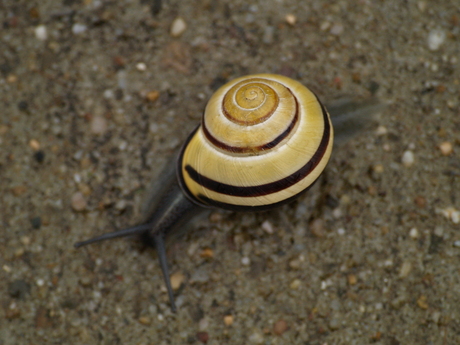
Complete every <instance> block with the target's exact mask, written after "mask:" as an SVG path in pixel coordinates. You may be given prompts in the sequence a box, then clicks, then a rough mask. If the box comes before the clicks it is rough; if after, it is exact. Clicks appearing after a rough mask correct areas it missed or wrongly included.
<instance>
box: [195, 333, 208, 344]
mask: <svg viewBox="0 0 460 345" xmlns="http://www.w3.org/2000/svg"><path fill="white" fill-rule="evenodd" d="M196 338H197V339H198V341H200V342H202V343H203V344H206V343H207V342H208V340H209V334H208V332H198V333H197V334H196Z"/></svg>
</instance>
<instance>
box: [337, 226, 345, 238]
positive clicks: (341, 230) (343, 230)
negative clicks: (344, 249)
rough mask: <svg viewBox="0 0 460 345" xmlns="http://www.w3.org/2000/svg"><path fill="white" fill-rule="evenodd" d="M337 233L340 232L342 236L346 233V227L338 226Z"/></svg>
mask: <svg viewBox="0 0 460 345" xmlns="http://www.w3.org/2000/svg"><path fill="white" fill-rule="evenodd" d="M337 233H338V234H339V235H340V236H343V235H345V229H344V228H338V229H337Z"/></svg>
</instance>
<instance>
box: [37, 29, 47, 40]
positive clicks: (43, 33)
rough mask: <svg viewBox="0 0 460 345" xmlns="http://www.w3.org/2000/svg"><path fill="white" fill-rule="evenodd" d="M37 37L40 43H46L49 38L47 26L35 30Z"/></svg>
mask: <svg viewBox="0 0 460 345" xmlns="http://www.w3.org/2000/svg"><path fill="white" fill-rule="evenodd" d="M35 37H37V39H39V40H40V41H45V40H46V39H47V38H48V31H47V29H46V26H45V25H39V26H37V27H36V28H35Z"/></svg>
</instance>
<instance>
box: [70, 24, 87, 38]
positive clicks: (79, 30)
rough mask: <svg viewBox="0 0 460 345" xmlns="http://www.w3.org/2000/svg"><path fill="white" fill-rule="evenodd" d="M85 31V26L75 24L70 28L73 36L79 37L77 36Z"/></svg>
mask: <svg viewBox="0 0 460 345" xmlns="http://www.w3.org/2000/svg"><path fill="white" fill-rule="evenodd" d="M86 29H87V27H86V25H84V24H78V23H75V24H74V25H73V26H72V33H73V34H74V35H79V34H81V33H83V32H85V31H86Z"/></svg>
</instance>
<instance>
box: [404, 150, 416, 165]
mask: <svg viewBox="0 0 460 345" xmlns="http://www.w3.org/2000/svg"><path fill="white" fill-rule="evenodd" d="M401 161H402V164H403V165H404V166H405V167H406V168H407V167H410V166H411V165H412V164H414V161H415V158H414V153H413V152H412V151H406V152H404V154H403V156H402V160H401Z"/></svg>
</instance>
